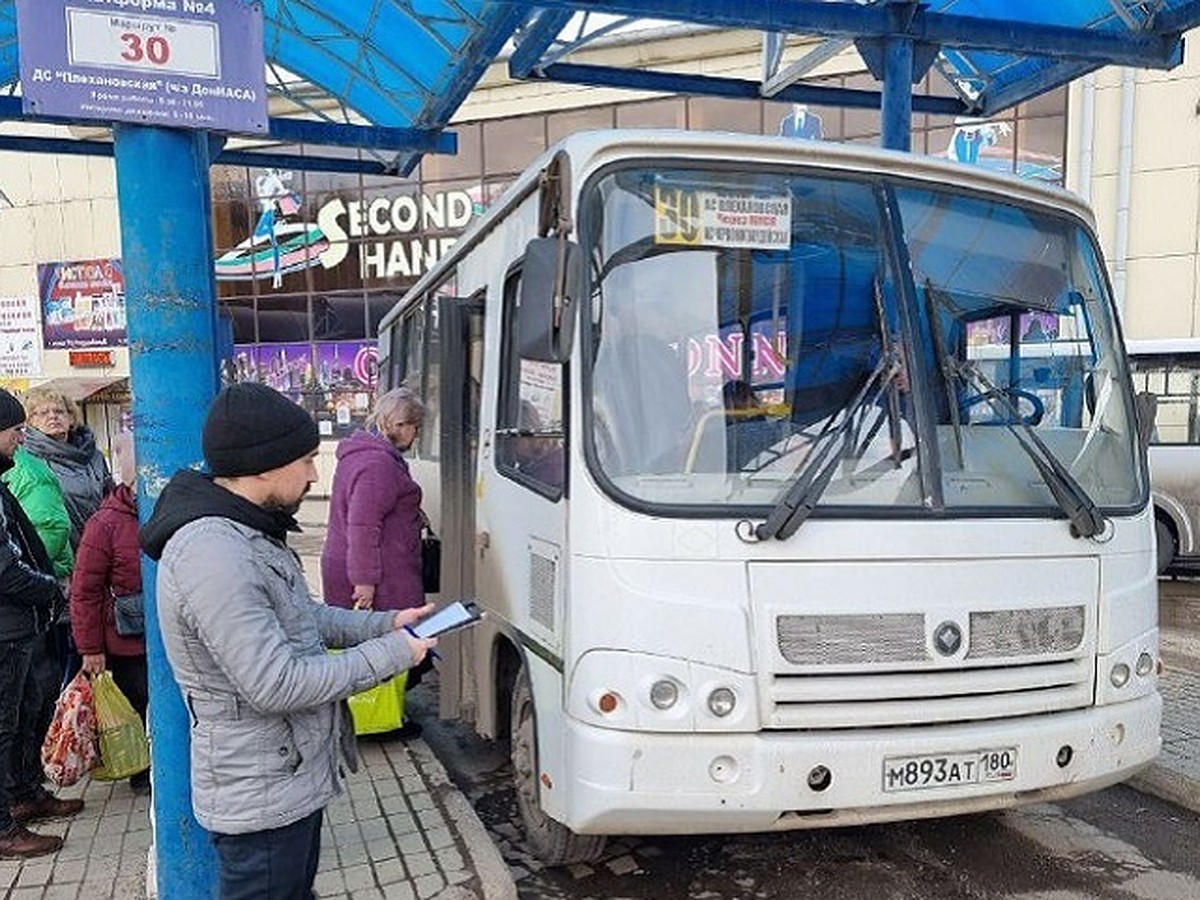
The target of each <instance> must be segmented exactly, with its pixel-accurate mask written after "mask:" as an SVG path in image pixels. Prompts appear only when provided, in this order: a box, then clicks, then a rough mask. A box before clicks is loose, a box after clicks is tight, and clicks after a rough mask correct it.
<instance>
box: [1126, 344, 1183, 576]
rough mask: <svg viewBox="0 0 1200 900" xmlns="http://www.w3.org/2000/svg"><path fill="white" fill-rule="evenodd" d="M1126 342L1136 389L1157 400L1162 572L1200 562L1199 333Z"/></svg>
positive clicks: (1154, 484)
mask: <svg viewBox="0 0 1200 900" xmlns="http://www.w3.org/2000/svg"><path fill="white" fill-rule="evenodd" d="M1126 348H1127V351H1128V353H1129V366H1130V369H1131V370H1132V374H1133V385H1134V390H1135V391H1138V392H1142V391H1145V392H1148V393H1150V394H1153V395H1154V397H1155V399H1156V401H1157V402H1156V409H1155V415H1154V428H1153V430H1152V432H1151V434H1150V446H1149V448H1148V452H1149V457H1150V493H1151V497H1152V499H1153V502H1154V518H1155V527H1156V530H1157V535H1158V571H1159V573H1160V574H1161V573H1164V572H1166V571H1167V570H1168V569H1169V568H1171V566H1173V565H1176V564H1188V563H1191V564H1196V563H1200V338H1178V339H1171V340H1147V341H1129V342H1127V344H1126Z"/></svg>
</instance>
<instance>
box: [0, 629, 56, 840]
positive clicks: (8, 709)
mask: <svg viewBox="0 0 1200 900" xmlns="http://www.w3.org/2000/svg"><path fill="white" fill-rule="evenodd" d="M40 642H41V638H36V639H35V638H30V639H29V640H25V641H0V833H3V832H5V831H7V830H8V829H9V828H11V827H12V825H13V820H12V816H11V815H10V813H9V807H10V806H11V805H12V804H13V803H14V802H16V801H18V800H27V799H29V798H31V797H36V796H37V795H38V794H41V793H42V791H43V789H42V786H41V785H42V760H41V750H42V740H43V738H44V737H45V734H46V732H45V728H44V727H42V726H41V725H40V722H39V717H40V715H41V712H42V692H41V689H40V686H39V684H38V679H37V678H36V677H35V676H34V672H33V668H34V662H35V658H36V657H37V656H39V655H40V654H41V650H42V648H41V643H40Z"/></svg>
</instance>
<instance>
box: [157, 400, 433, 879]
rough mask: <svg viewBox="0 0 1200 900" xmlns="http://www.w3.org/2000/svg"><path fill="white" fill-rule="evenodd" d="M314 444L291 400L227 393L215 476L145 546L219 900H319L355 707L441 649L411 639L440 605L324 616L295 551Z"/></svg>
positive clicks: (160, 522) (169, 508)
mask: <svg viewBox="0 0 1200 900" xmlns="http://www.w3.org/2000/svg"><path fill="white" fill-rule="evenodd" d="M318 443H319V437H318V434H317V425H316V422H314V421H313V419H312V417H311V416H310V415H309V414H308V413H306V412H305V411H304V410H303V409H301V408H300V407H299V406H297V405H296V404H294V403H292V402H291V401H290V400H288V399H287V398H286V397H284V396H283V395H282V394H280V393H278V392H276V391H274V390H272V389H270V388H268V387H265V386H263V385H258V384H235V385H232V386H231V387H228V388H226V389H225V390H223V391H221V393H220V394H219V395H218V396H217V398H216V399H215V400H214V401H213V403H212V406H211V407H210V408H209V411H208V417H207V419H206V420H205V422H204V432H203V437H202V444H203V447H204V459H205V462H206V463H207V464H208V468H209V473H208V474H201V473H198V472H193V471H190V470H184V471H181V472H178V473H176V474H175V476H174V477H172V479H171V481H170V482H169V483H168V484H167V486H166V488H164V489H163V492H162V494H161V495H160V496H159V499H158V503H157V504H156V505H155V507H154V513H153V515H152V516H151V517H150V520H149V521H148V522H147V523H146V526H145V528H143V529H142V533H141V541H142V547H143V548H144V549H145V551H146V553H147V554H148V555H149V556H150V557H151V558H152V559H156V560H158V561H159V566H158V582H157V587H158V603H157V611H158V619H159V628H160V630H161V632H162V636H163V643H164V644H165V646H166V651H167V658H168V660H169V661H170V663H171V668H172V670H173V671H174V673H175V679H176V681H177V682H178V683H179V687H180V689H181V690H182V692H183V696H184V700H185V702H186V704H187V708H188V714H189V715H190V716H191V720H192V730H191V749H192V753H191V781H192V809H193V811H194V812H195V814H196V820H197V821H198V822H199V823H200V824H201V825H202V826H203V827H205V828H206V829H208V830H209V831H210V832H212V834H213V841H214V844H215V846H216V850H217V860H218V868H219V891H220V897H221V898H223V900H234V898H260V897H271V898H278V900H283V898H296V900H299V898H308V897H310V896H312V884H313V879H314V878H315V877H316V872H317V860H318V857H319V855H320V835H321V819H322V815H323V812H324V809H325V806H326V805H327V804H328V803H329V801H330V800H331V799H332V798H333V797H334V796H335V795H336V794H337V793H339V792H340V791H341V789H342V786H341V780H342V775H341V766H340V760H339V756H340V757H342V758H344V759H345V761H346V764H347V765H348V766H349V768H350V770H351V771H356V770H357V761H358V760H357V753H356V751H355V746H354V730H353V728H352V726H351V725H350V719H349V713H348V711H347V709H346V705H345V702H344V701H345V698H347V697H349V696H350V695H351V694H354V693H358V692H359V691H363V690H366V689H367V688H370V687H374V686H375V685H376V684H379V683H380V682H383V681H386V680H387V679H389V678H391V677H393V676H394V675H397V674H398V673H400V672H402V671H404V670H405V669H408V668H409V667H410V666H412V665H415V664H416V663H418V662H420V661H421V659H422V658H424V656H425V654H426V652H428V650H429V648H430V647H432V646H433V645H434V644H435V643H436V641H433V640H421V639H419V638H415V637H411V636H410V635H409V634H408V633H407V632H406V630H405V628H406V627H407V626H409V625H412V624H413V623H414V622H416V621H418V620H419V619H420V618H421V617H423V616H425V615H427V614H428V613H429V612H430V611H431V610H432V609H433V607H432V605H429V606H425V607H422V608H420V609H409V610H404V611H402V612H370V611H359V610H347V609H338V608H336V607H331V606H326V605H325V604H323V603H318V602H313V597H312V596H311V594H310V593H309V589H308V585H307V584H306V583H305V580H304V571H303V569H302V568H301V567H300V562H299V560H298V558H297V557H296V555H295V554H294V553H292V552H291V550H289V549H288V547H287V544H286V540H287V534H288V532H289V531H297V530H299V527H298V526H297V524H296V520H295V519H294V518H293V515H294V514H295V512H296V511H297V510H298V509H299V508H300V501H301V500H302V499H303V498H304V495H305V494H306V493H308V489H309V487H310V486H311V485H312V484H313V482H315V481H316V480H317V470H316V464H315V462H314V460H315V459H316V455H317V445H318ZM326 647H340V648H347V652H345V653H338V654H327V653H326ZM339 750H340V753H339Z"/></svg>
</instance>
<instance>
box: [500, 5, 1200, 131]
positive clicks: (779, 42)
mask: <svg viewBox="0 0 1200 900" xmlns="http://www.w3.org/2000/svg"><path fill="white" fill-rule="evenodd" d="M537 5H538V6H539V7H541V8H542V9H541V11H540V12H539V13H538V14H537V15H536V17H535V18H534V19H533V20H532V23H531V25H530V26H529V27H528V28H527V29H525V35H524V39H523V40H522V41H521V43H520V45H519V46H518V48H517V51H516V53H514V55H513V60H512V69H513V71H514V73H515V74H517V75H520V76H529V77H544V78H550V79H557V80H561V81H571V82H577V83H586V84H604V85H610V86H621V85H625V86H628V87H636V88H639V89H643V90H644V89H648V88H658V89H662V90H668V91H670V90H677V91H684V92H689V93H713V94H719V95H723V96H752V95H759V96H766V97H776V98H777V99H781V100H789V99H790V100H794V101H797V102H801V101H803V102H822V103H828V104H831V105H838V104H845V105H855V106H878V105H879V102H878V97H877V96H874V97H872V96H861V94H862V93H863V92H857V91H850V92H846V91H841V92H838V91H833V90H832V89H825V90H824V91H822V90H821V89H819V88H818V89H816V90H815V91H814V89H813V88H811V87H806V86H804V85H801V84H799V82H800V80H801V79H802V78H804V76H805V75H808V74H810V73H811V72H812V71H813V70H814V69H816V68H817V67H818V66H819V65H821V64H822V63H823V62H826V61H827V60H829V59H831V58H832V57H833V56H835V55H837V53H839V52H841V51H842V50H843V49H845V48H846V47H848V46H850V45H851V44H852V43H853V44H855V45H856V46H857V48H858V50H859V52H860V53H861V55H862V57H863V59H864V61H865V62H866V63H867V65H868V67H869V68H870V69H871V71H872V72H873V73H874V74H875V75H876V77H877V78H882V69H883V63H882V56H883V52H884V48H885V41H886V40H887V39H888V38H894V37H902V38H907V39H910V40H912V41H913V42H914V64H915V69H916V72H915V77H916V78H917V79H919V78H920V77H921V76H922V75H923V74H924V72H925V71H926V69H927V67H928V66H930V65H933V66H934V68H935V69H936V70H937V71H938V72H940V73H941V75H942V76H943V77H944V78H945V80H946V81H947V82H948V83H949V85H950V87H951V89H952V90H953V92H954V95H955V96H954V98H952V100H953V102H951V103H944V102H935V101H938V100H940V99H941V98H916V101H915V106H914V109H918V108H922V109H924V111H928V112H940V113H948V114H972V115H980V116H987V115H992V114H995V113H997V112H1000V111H1001V110H1003V109H1007V108H1008V107H1011V106H1014V105H1015V104H1017V103H1020V102H1022V101H1024V100H1027V99H1029V98H1030V97H1033V96H1036V95H1038V94H1040V93H1044V92H1046V91H1048V90H1051V89H1052V88H1055V87H1058V86H1059V85H1062V84H1065V83H1067V82H1068V81H1071V80H1072V79H1074V78H1078V77H1079V76H1080V75H1083V74H1086V73H1087V72H1090V71H1094V70H1095V69H1098V68H1100V67H1102V66H1105V65H1112V64H1116V65H1129V66H1135V67H1144V68H1156V69H1167V68H1171V67H1172V66H1175V65H1177V64H1178V63H1179V62H1181V61H1182V58H1183V57H1182V53H1183V41H1182V38H1181V34H1182V33H1183V32H1184V31H1187V30H1189V29H1190V28H1192V27H1194V26H1196V25H1197V24H1200V0H1052V2H1049V0H1042V2H1033V0H926V2H913V0H538V3H537ZM577 11H586V12H590V13H599V12H603V13H607V14H609V16H610V17H611V15H612V14H619V15H623V16H629V17H641V18H645V17H655V18H659V19H667V20H674V21H681V22H691V23H695V24H700V25H714V26H722V27H730V28H752V29H757V30H761V31H762V32H763V33H764V38H763V43H764V53H763V61H764V62H763V73H762V78H761V82H745V81H740V82H739V81H737V80H736V79H728V78H705V77H696V76H690V75H683V76H673V75H672V74H671V73H653V74H651V73H647V72H646V71H645V70H635V69H627V70H618V69H609V68H605V67H600V66H588V65H572V64H571V63H569V62H564V59H565V58H566V57H567V56H569V54H570V53H572V52H573V51H574V50H576V49H578V48H579V47H580V46H583V45H584V44H585V43H587V42H588V41H589V40H590V39H591V36H590V35H588V34H587V33H586V29H574V28H572V29H570V30H569V31H564V26H565V25H566V23H567V22H568V20H569V19H570V16H571V13H572V12H577ZM611 30H612V25H611V23H608V24H606V25H605V26H603V27H602V28H600V29H597V31H611ZM788 35H816V36H820V37H823V38H825V42H824V43H822V44H821V45H819V46H817V47H816V48H815V49H809V50H808V51H807V52H805V53H804V54H803V55H802V56H801V57H800V58H798V59H793V60H792V61H790V62H787V63H785V59H786V53H785V50H786V47H787V36H788ZM839 94H840V96H839ZM926 101H931V102H926Z"/></svg>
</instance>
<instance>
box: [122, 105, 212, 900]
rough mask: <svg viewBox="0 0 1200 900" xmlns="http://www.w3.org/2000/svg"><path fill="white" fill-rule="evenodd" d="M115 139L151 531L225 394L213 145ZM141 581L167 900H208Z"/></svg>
mask: <svg viewBox="0 0 1200 900" xmlns="http://www.w3.org/2000/svg"><path fill="white" fill-rule="evenodd" d="M113 137H114V144H115V147H114V155H115V157H116V170H117V199H118V203H119V204H120V209H121V245H122V253H121V256H122V260H123V262H124V269H125V290H126V297H125V300H126V308H127V310H128V334H129V366H130V373H131V377H132V381H133V397H134V403H133V425H134V443H135V446H136V452H137V469H138V486H139V487H138V510H139V514H140V517H141V519H142V521H143V522H144V521H145V520H146V519H147V517H148V516H149V515H150V513H151V511H152V510H153V508H154V503H155V501H156V500H157V499H158V495H159V493H160V492H161V491H162V488H163V487H164V485H165V484H166V482H167V480H168V479H169V478H170V476H171V475H172V474H173V473H174V472H175V471H176V470H177V469H181V468H185V467H188V466H195V465H197V464H199V463H200V461H201V459H202V453H201V449H200V430H201V425H202V423H203V417H204V414H205V412H206V411H207V409H208V405H209V402H210V401H211V400H212V398H213V396H214V395H215V393H216V389H217V383H218V381H217V362H216V353H215V343H214V342H215V336H216V282H215V279H214V275H213V251H212V231H211V228H212V225H211V222H212V215H211V208H210V207H211V199H210V196H209V174H208V171H209V138H208V134H207V133H206V132H202V131H201V132H188V131H175V130H170V129H163V128H148V127H143V126H138V125H121V124H118V125H115V126H114V129H113ZM213 564H214V565H216V564H218V563H217V562H216V561H213ZM142 573H143V582H144V588H145V597H146V612H147V615H146V655H147V663H148V669H149V682H150V740H151V753H152V758H153V765H152V771H153V778H154V844H155V861H156V872H157V880H158V896H159V897H163V898H169V900H193V898H195V900H200V898H205V900H207V898H210V897H212V896H213V895H214V893H215V891H214V889H215V885H216V868H217V867H216V859H215V855H214V851H213V848H212V845H211V843H210V841H209V837H208V833H207V832H206V831H204V829H202V828H201V827H200V826H199V825H198V824H197V823H196V821H195V819H194V818H193V816H192V806H191V794H190V788H189V780H190V772H191V765H190V758H189V754H190V744H189V734H190V723H189V721H188V716H187V712H186V710H185V708H184V705H183V699H182V697H181V695H180V692H179V687H178V685H177V684H176V683H175V679H174V676H173V675H172V673H171V669H170V666H169V665H168V664H167V658H166V654H165V651H164V650H163V642H162V634H161V632H160V631H159V628H158V616H157V613H156V612H155V610H156V603H157V601H156V596H155V594H156V592H155V573H156V567H155V566H154V564H153V563H150V561H149V560H146V559H145V558H143V569H142Z"/></svg>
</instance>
